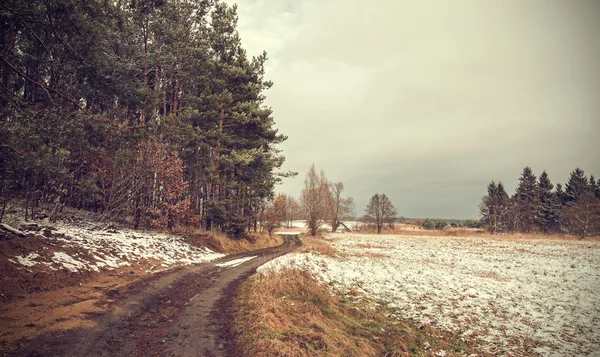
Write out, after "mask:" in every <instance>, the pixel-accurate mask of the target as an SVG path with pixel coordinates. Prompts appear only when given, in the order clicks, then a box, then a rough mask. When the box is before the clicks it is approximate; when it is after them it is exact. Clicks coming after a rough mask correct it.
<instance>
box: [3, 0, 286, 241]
mask: <svg viewBox="0 0 600 357" xmlns="http://www.w3.org/2000/svg"><path fill="white" fill-rule="evenodd" d="M0 6H1V11H0V21H1V23H2V30H1V39H0V43H1V46H2V47H1V49H0V59H1V63H0V102H1V103H0V138H1V140H0V208H2V212H1V213H3V212H4V209H5V208H6V205H7V203H8V202H9V201H13V202H16V201H18V202H24V208H25V210H24V211H25V219H28V218H32V217H33V216H35V214H36V210H37V209H38V207H40V205H41V204H50V205H52V207H54V208H53V210H52V213H51V216H52V217H54V216H56V214H58V212H60V210H62V208H63V207H64V206H66V205H68V206H72V207H76V208H79V209H86V210H93V211H96V212H99V213H101V214H102V217H103V218H105V219H112V218H115V217H129V219H130V221H131V222H132V224H133V225H134V227H135V228H138V227H168V228H172V227H173V225H175V224H176V223H181V224H188V225H195V226H202V227H204V228H205V229H220V230H224V231H226V232H228V233H231V234H232V235H235V236H239V235H240V234H243V232H244V231H246V230H248V229H252V228H253V227H256V222H257V220H258V214H259V213H260V210H261V207H262V206H264V202H265V201H268V200H270V199H272V198H273V188H274V186H275V184H276V183H277V182H278V181H280V180H281V178H282V177H285V176H289V175H293V173H282V172H278V169H279V168H280V167H281V165H282V163H283V161H284V159H285V158H284V156H283V155H282V154H281V152H280V150H279V149H278V148H277V144H279V143H281V142H283V141H284V140H285V139H286V137H285V136H284V135H282V134H280V133H278V131H277V129H276V128H275V126H274V120H273V117H272V115H271V114H272V111H271V109H270V108H268V107H266V106H265V104H264V99H265V95H264V92H265V90H267V89H269V88H270V87H271V86H272V83H271V82H270V81H268V80H266V79H265V70H264V65H265V61H266V60H267V55H266V53H262V54H261V55H259V56H256V57H252V58H250V57H249V56H248V55H247V53H246V51H245V49H244V48H243V46H242V43H241V40H240V37H239V35H238V32H237V30H236V27H237V13H236V6H233V7H230V6H228V5H226V4H224V3H222V2H220V1H218V0H215V1H213V0H150V1H138V0H117V1H109V2H106V1H94V0H83V1H72V0H26V1H22V0H7V1H3V2H2V5H0Z"/></svg>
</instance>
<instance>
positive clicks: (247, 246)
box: [173, 227, 283, 254]
mask: <svg viewBox="0 0 600 357" xmlns="http://www.w3.org/2000/svg"><path fill="white" fill-rule="evenodd" d="M173 234H177V235H180V236H182V237H183V238H184V239H185V240H186V241H187V242H188V243H190V244H193V245H196V246H201V247H209V248H210V249H212V250H214V251H216V252H219V253H226V254H235V253H245V252H252V251H255V250H259V249H264V248H270V247H276V246H279V245H282V244H283V238H282V237H281V236H278V235H275V234H274V235H272V236H269V235H268V234H266V233H251V234H249V235H248V237H246V238H242V239H232V238H229V237H227V236H226V235H225V234H223V233H220V232H210V231H209V232H207V231H204V230H202V229H190V228H186V227H181V228H179V227H178V228H176V229H174V230H173Z"/></svg>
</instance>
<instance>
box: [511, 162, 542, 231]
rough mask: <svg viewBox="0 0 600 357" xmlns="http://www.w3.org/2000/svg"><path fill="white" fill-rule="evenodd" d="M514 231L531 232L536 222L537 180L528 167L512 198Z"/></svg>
mask: <svg viewBox="0 0 600 357" xmlns="http://www.w3.org/2000/svg"><path fill="white" fill-rule="evenodd" d="M513 199H514V205H513V210H514V211H513V214H514V216H515V217H518V219H515V220H514V229H515V230H519V231H524V232H531V231H532V230H533V229H534V227H535V222H536V207H537V205H538V201H539V192H538V185H537V179H536V177H535V175H534V174H533V172H532V170H531V168H530V167H529V166H527V167H525V168H524V169H523V173H522V174H521V177H520V178H519V184H518V186H517V189H516V191H515V195H514V196H513Z"/></svg>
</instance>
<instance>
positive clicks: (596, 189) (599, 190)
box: [590, 175, 600, 198]
mask: <svg viewBox="0 0 600 357" xmlns="http://www.w3.org/2000/svg"><path fill="white" fill-rule="evenodd" d="M590 189H591V190H592V192H593V193H594V195H595V196H596V198H600V179H599V180H598V181H596V178H595V177H594V175H590Z"/></svg>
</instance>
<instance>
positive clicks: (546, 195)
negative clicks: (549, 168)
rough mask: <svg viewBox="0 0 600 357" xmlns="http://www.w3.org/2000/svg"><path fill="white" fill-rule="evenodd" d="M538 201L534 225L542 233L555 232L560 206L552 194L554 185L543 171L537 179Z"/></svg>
mask: <svg viewBox="0 0 600 357" xmlns="http://www.w3.org/2000/svg"><path fill="white" fill-rule="evenodd" d="M538 187H539V200H538V205H537V208H536V223H537V225H538V226H539V228H541V229H542V230H543V231H544V232H547V233H549V232H556V231H558V228H559V225H558V222H559V210H560V206H559V203H558V200H557V197H556V194H555V193H554V192H552V189H553V188H554V185H553V184H552V182H551V181H550V178H549V177H548V173H546V171H543V172H542V174H541V175H540V177H539V183H538Z"/></svg>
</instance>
